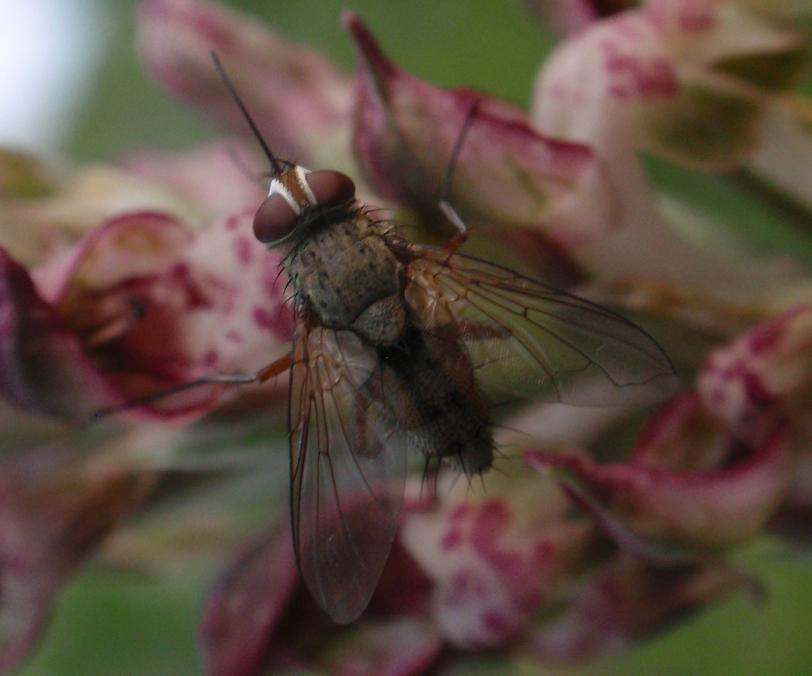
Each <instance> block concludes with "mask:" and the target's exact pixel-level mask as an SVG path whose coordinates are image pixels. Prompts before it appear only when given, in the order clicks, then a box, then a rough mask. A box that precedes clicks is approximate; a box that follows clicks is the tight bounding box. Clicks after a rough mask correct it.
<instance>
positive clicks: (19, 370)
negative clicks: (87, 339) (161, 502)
mask: <svg viewBox="0 0 812 676" xmlns="http://www.w3.org/2000/svg"><path fill="white" fill-rule="evenodd" d="M0 362H1V363H0V394H2V395H3V396H4V397H6V399H7V400H8V401H10V402H11V403H13V404H14V405H16V406H19V407H21V408H24V409H27V410H30V411H32V412H36V413H44V414H48V415H52V416H57V417H64V418H69V419H74V420H87V419H88V418H89V416H90V415H91V414H92V413H93V412H94V411H95V410H97V409H99V408H101V407H102V406H104V405H109V404H111V403H113V402H114V401H115V394H114V392H113V391H112V390H111V388H110V387H109V385H108V384H107V383H106V381H105V380H104V379H103V378H102V377H101V375H100V374H99V373H98V371H97V369H96V367H95V366H94V364H93V363H92V361H91V360H90V359H89V358H88V356H87V355H86V354H85V351H84V349H83V346H82V345H81V343H80V341H79V340H78V338H77V336H76V335H75V334H74V333H73V332H72V331H71V330H70V328H69V327H68V325H67V324H66V323H65V322H64V321H63V320H62V318H61V317H60V316H59V314H58V313H57V311H56V309H55V308H54V307H53V306H51V305H50V304H49V303H47V302H46V301H45V300H44V299H43V298H42V297H41V296H40V294H39V293H38V292H37V289H36V287H35V286H34V283H33V281H32V279H31V277H30V276H29V274H28V272H27V271H26V270H25V268H23V267H22V266H21V265H19V264H18V263H17V262H16V261H14V259H12V258H11V257H10V256H9V255H8V254H7V253H6V252H5V251H4V250H2V249H0Z"/></svg>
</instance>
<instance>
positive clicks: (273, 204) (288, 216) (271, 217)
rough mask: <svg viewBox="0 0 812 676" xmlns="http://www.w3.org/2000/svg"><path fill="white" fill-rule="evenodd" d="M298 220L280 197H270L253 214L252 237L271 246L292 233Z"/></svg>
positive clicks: (277, 195) (275, 195)
mask: <svg viewBox="0 0 812 676" xmlns="http://www.w3.org/2000/svg"><path fill="white" fill-rule="evenodd" d="M298 220H299V216H298V215H297V214H296V212H295V211H293V209H292V208H291V206H290V204H288V202H287V200H285V198H284V197H282V195H280V194H278V193H277V194H274V195H271V196H270V197H266V198H265V200H264V201H263V202H262V204H260V205H259V209H257V213H256V214H254V237H256V238H257V239H258V240H259V241H260V242H262V243H263V244H273V243H274V242H276V241H279V240H280V239H284V238H285V237H287V236H288V235H289V234H290V233H291V232H293V229H294V228H295V227H296V222H297V221H298Z"/></svg>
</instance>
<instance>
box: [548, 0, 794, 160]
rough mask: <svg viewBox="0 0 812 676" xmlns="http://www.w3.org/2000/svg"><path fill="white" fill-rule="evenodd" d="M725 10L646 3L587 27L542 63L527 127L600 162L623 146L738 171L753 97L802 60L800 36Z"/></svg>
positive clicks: (751, 126)
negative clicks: (586, 150) (591, 150)
mask: <svg viewBox="0 0 812 676" xmlns="http://www.w3.org/2000/svg"><path fill="white" fill-rule="evenodd" d="M722 5H725V7H724V8H722ZM733 5H734V3H707V2H697V0H654V1H652V2H649V3H647V4H646V5H645V6H644V7H642V8H640V9H639V10H636V11H629V12H625V13H623V14H620V15H618V16H616V17H612V18H610V19H607V20H604V21H600V22H597V23H595V24H593V26H592V27H590V28H588V29H587V30H585V31H583V32H581V33H579V34H578V35H576V36H575V37H573V38H572V39H570V40H568V41H566V42H565V43H564V44H563V45H562V46H561V47H559V49H558V50H557V51H556V52H555V53H554V54H553V55H552V56H551V57H550V58H549V59H548V60H547V62H546V63H545V65H544V67H543V69H542V71H541V73H540V74H539V79H538V81H537V84H536V91H535V95H534V105H533V119H534V120H535V121H536V123H537V124H538V126H539V128H540V129H541V130H542V131H544V132H546V133H550V134H558V135H560V136H561V137H563V138H567V139H570V140H573V141H580V142H583V143H589V144H590V145H593V146H594V147H596V148H597V149H598V150H599V151H600V152H601V153H602V154H603V153H606V152H607V151H608V150H609V149H610V148H611V147H613V146H616V145H618V144H621V145H622V144H624V143H625V144H626V145H635V146H642V147H644V148H646V149H649V150H652V151H654V152H657V153H660V154H662V155H664V156H665V157H667V158H669V159H671V160H673V161H675V162H679V163H683V164H686V165H688V166H692V167H700V168H705V169H726V168H730V167H733V166H737V165H739V164H740V163H741V162H742V161H743V160H745V159H746V158H747V157H748V155H749V154H750V153H751V151H752V150H753V148H754V147H755V145H756V143H757V141H758V137H757V133H756V132H757V126H758V125H759V123H760V121H761V117H762V113H763V112H764V110H765V105H764V104H765V102H766V101H767V100H768V99H767V98H766V97H765V96H763V95H762V93H761V92H759V89H762V90H764V93H770V92H771V90H772V89H774V88H777V89H779V90H780V89H783V88H786V87H787V85H788V84H789V83H791V82H792V81H793V79H794V77H795V76H796V74H797V73H798V72H800V68H801V67H802V65H803V63H804V61H805V58H806V57H805V54H804V49H805V47H804V42H803V39H802V36H801V35H800V34H799V33H796V32H794V31H792V30H788V29H786V28H776V27H774V26H772V25H770V24H769V23H768V22H767V21H766V20H765V19H764V17H759V16H756V15H751V14H749V13H748V12H747V11H745V10H743V9H740V8H736V7H734V6H733ZM606 156H607V157H608V156H610V155H608V154H607V155H606Z"/></svg>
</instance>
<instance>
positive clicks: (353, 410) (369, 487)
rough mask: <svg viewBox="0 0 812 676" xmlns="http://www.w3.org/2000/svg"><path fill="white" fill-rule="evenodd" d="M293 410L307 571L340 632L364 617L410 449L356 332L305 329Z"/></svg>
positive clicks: (298, 526)
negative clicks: (360, 617)
mask: <svg viewBox="0 0 812 676" xmlns="http://www.w3.org/2000/svg"><path fill="white" fill-rule="evenodd" d="M294 340H295V344H294V363H293V366H292V369H291V376H290V378H291V385H290V405H289V407H288V416H289V426H290V454H291V495H290V501H291V522H292V527H293V538H294V547H295V550H296V557H297V561H298V564H299V569H300V571H301V573H302V576H303V577H304V580H305V582H306V583H307V586H308V587H309V589H310V591H311V593H312V594H313V596H314V598H315V599H316V601H317V602H318V603H319V605H320V606H321V607H322V608H323V609H324V610H325V611H326V612H327V614H328V615H330V617H331V618H332V619H333V620H334V621H336V622H339V623H347V622H351V621H353V620H354V619H356V618H357V617H358V616H359V615H360V614H361V613H362V612H363V610H364V609H365V608H366V606H367V604H368V603H369V599H370V597H371V596H372V592H373V591H374V589H375V586H376V584H377V582H378V578H379V577H380V574H381V571H382V569H383V566H384V564H385V563H386V559H387V557H388V555H389V550H390V547H391V545H392V540H393V538H394V536H395V532H396V530H397V524H398V514H399V510H400V504H401V501H402V497H403V484H404V480H405V468H406V448H405V444H404V443H403V442H402V438H401V435H400V434H399V433H398V432H399V430H398V424H397V422H396V418H395V416H394V415H392V413H391V407H390V405H389V404H387V403H386V402H385V400H384V397H385V396H387V397H390V396H391V393H390V392H388V389H389V387H390V385H391V386H393V387H395V386H396V384H395V383H393V382H391V380H392V377H393V376H392V374H391V373H390V372H389V371H388V370H387V369H386V367H385V365H383V364H382V363H381V361H380V360H379V359H378V355H377V353H376V351H375V349H374V348H371V347H369V346H367V345H365V344H364V343H363V342H362V341H361V340H360V339H359V338H358V336H356V335H355V334H354V333H352V332H348V331H334V330H332V329H327V328H324V327H321V326H312V327H309V326H307V324H306V321H305V320H304V319H300V320H299V322H298V324H297V330H296V337H295V339H294Z"/></svg>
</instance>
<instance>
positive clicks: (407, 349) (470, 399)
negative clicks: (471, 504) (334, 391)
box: [379, 327, 493, 475]
mask: <svg viewBox="0 0 812 676" xmlns="http://www.w3.org/2000/svg"><path fill="white" fill-rule="evenodd" d="M379 353H380V356H381V358H382V359H383V360H384V361H385V362H386V363H387V365H388V366H389V367H390V368H391V369H392V371H393V372H394V373H395V375H396V376H397V378H398V380H399V381H400V385H401V387H402V388H403V390H404V394H405V395H406V396H404V397H401V398H399V399H398V401H397V402H392V405H393V413H394V414H395V415H396V416H397V417H398V422H399V424H400V426H401V427H402V428H404V429H405V430H406V432H407V434H408V436H409V440H410V442H411V444H413V446H414V447H415V448H416V449H417V450H419V451H421V452H422V453H424V454H425V455H427V456H436V457H438V458H440V459H441V460H444V461H446V462H449V463H450V464H452V465H454V466H456V467H458V468H459V469H460V470H462V471H463V472H465V474H467V475H471V474H479V473H481V472H484V471H485V470H487V469H488V468H489V467H490V466H491V464H492V463H493V437H492V434H491V430H490V426H489V419H488V415H487V411H486V409H485V407H484V405H483V404H482V403H481V401H480V398H479V394H478V391H477V389H476V384H475V381H474V377H473V370H472V368H471V364H470V361H469V360H468V358H467V356H466V354H465V352H464V351H463V349H462V348H461V347H460V345H459V343H458V342H457V341H456V340H454V339H453V336H451V335H443V332H442V331H436V332H421V331H420V330H418V329H416V328H414V327H412V328H409V329H408V330H407V331H406V332H405V333H404V335H403V338H402V339H401V340H400V341H399V342H398V343H397V344H396V345H394V346H392V347H386V348H379Z"/></svg>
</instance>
